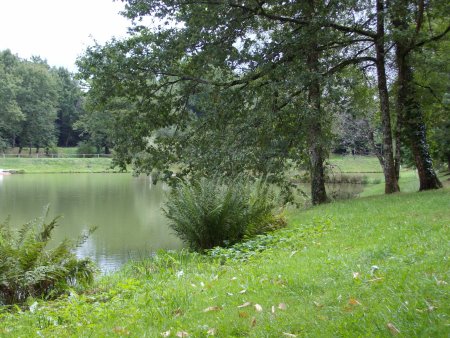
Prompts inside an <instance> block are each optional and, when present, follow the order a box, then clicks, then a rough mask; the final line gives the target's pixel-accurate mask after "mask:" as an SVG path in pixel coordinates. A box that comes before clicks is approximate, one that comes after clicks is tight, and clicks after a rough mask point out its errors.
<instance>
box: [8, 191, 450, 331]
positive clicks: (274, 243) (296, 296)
mask: <svg viewBox="0 0 450 338" xmlns="http://www.w3.org/2000/svg"><path fill="white" fill-rule="evenodd" d="M288 218H289V226H288V228H286V229H283V230H280V231H277V232H275V233H273V234H271V235H268V236H263V237H260V238H259V239H257V240H253V241H250V242H247V243H244V244H241V245H240V246H238V247H235V248H231V249H227V250H217V251H216V252H215V254H214V257H215V258H211V257H207V256H202V255H198V254H192V253H186V252H180V253H159V254H158V255H156V256H154V257H153V258H148V259H144V260H141V261H137V262H133V263H130V264H128V265H127V266H126V267H124V268H123V269H122V270H121V271H120V272H118V273H116V274H113V275H111V276H105V277H102V278H100V279H99V280H98V282H97V283H96V285H95V286H94V287H92V288H91V289H90V290H85V291H84V292H78V293H77V292H75V291H73V292H72V294H71V295H70V296H68V297H64V298H62V299H60V300H58V301H54V302H44V301H38V302H37V306H36V304H35V305H34V306H33V312H31V311H27V310H25V311H19V310H17V309H13V310H12V311H6V310H3V311H2V310H0V336H5V337H38V336H43V337H60V336H72V337H105V336H108V337H125V336H129V337H161V336H163V337H187V336H188V335H189V337H207V336H209V335H214V336H217V337H390V336H395V335H398V336H400V337H448V336H449V334H450V317H449V316H450V299H449V283H450V271H449V268H450V266H449V261H448V255H449V225H450V190H449V189H448V188H447V189H442V190H438V191H431V192H422V193H400V194H395V195H390V196H374V197H368V198H359V199H355V200H349V201H342V202H336V203H332V204H328V205H322V206H318V207H314V208H311V209H308V210H306V211H299V210H292V211H289V212H288ZM34 302H35V300H30V302H29V305H31V304H32V303H34Z"/></svg>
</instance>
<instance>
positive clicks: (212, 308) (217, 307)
mask: <svg viewBox="0 0 450 338" xmlns="http://www.w3.org/2000/svg"><path fill="white" fill-rule="evenodd" d="M220 310H222V307H221V306H209V307H207V308H206V309H204V310H203V312H211V311H220Z"/></svg>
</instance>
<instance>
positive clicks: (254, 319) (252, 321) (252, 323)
mask: <svg viewBox="0 0 450 338" xmlns="http://www.w3.org/2000/svg"><path fill="white" fill-rule="evenodd" d="M250 325H251V327H255V326H256V318H255V317H252V320H251V322H250Z"/></svg>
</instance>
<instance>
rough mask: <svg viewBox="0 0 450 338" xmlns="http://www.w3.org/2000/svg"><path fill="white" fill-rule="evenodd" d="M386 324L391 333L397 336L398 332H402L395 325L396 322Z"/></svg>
mask: <svg viewBox="0 0 450 338" xmlns="http://www.w3.org/2000/svg"><path fill="white" fill-rule="evenodd" d="M386 326H387V328H388V329H389V331H390V332H391V334H392V335H393V336H396V335H398V334H399V333H400V330H399V329H397V328H396V327H395V326H394V324H392V323H387V324H386Z"/></svg>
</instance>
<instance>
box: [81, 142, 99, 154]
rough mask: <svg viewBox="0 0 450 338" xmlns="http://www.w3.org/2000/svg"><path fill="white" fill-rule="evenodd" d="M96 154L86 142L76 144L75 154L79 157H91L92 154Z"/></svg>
mask: <svg viewBox="0 0 450 338" xmlns="http://www.w3.org/2000/svg"><path fill="white" fill-rule="evenodd" d="M95 153H97V149H96V148H95V147H94V146H93V145H92V144H90V143H89V142H87V141H81V142H79V143H78V148H77V154H78V155H80V156H85V155H86V154H87V155H88V156H85V157H92V154H95Z"/></svg>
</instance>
